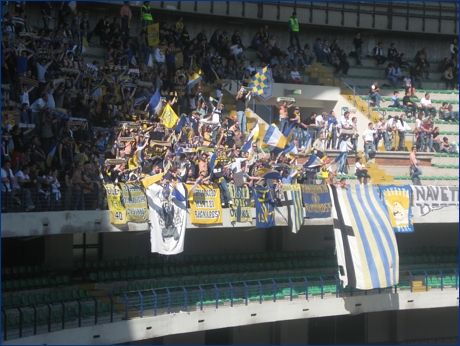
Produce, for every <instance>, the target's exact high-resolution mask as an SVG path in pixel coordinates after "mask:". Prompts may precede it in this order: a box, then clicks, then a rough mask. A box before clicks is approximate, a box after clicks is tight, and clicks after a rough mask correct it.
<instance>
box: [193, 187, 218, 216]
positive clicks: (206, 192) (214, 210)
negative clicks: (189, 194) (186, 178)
mask: <svg viewBox="0 0 460 346" xmlns="http://www.w3.org/2000/svg"><path fill="white" fill-rule="evenodd" d="M186 187H187V189H188V190H189V191H191V189H192V187H193V185H186ZM189 203H190V222H191V223H193V224H197V225H216V224H221V223H222V205H221V202H220V190H219V187H218V186H217V185H214V186H208V185H198V186H197V187H196V189H195V190H194V191H193V199H192V200H190V201H189Z"/></svg>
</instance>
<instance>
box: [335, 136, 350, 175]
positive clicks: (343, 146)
mask: <svg viewBox="0 0 460 346" xmlns="http://www.w3.org/2000/svg"><path fill="white" fill-rule="evenodd" d="M341 137H344V138H342V139H341V141H340V143H339V152H340V154H343V156H342V159H341V160H340V163H339V168H338V172H337V175H338V176H339V177H340V176H342V175H346V172H345V167H346V166H347V159H348V141H347V138H346V137H347V136H346V135H342V136H341Z"/></svg>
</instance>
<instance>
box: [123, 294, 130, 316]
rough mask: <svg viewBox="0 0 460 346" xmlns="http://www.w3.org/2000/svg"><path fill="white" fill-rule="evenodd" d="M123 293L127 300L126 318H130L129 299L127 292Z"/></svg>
mask: <svg viewBox="0 0 460 346" xmlns="http://www.w3.org/2000/svg"><path fill="white" fill-rule="evenodd" d="M123 295H124V296H125V302H126V306H125V311H126V319H128V309H129V299H128V295H127V294H126V293H123Z"/></svg>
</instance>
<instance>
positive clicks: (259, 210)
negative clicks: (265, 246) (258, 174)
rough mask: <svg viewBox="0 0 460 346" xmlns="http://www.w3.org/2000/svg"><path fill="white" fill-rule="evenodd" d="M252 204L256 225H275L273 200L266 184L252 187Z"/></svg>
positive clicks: (264, 226) (267, 226) (261, 226)
mask: <svg viewBox="0 0 460 346" xmlns="http://www.w3.org/2000/svg"><path fill="white" fill-rule="evenodd" d="M254 204H255V206H256V227H258V228H269V227H273V226H275V201H274V199H273V198H272V196H271V192H270V188H269V187H268V186H265V187H262V186H255V187H254Z"/></svg>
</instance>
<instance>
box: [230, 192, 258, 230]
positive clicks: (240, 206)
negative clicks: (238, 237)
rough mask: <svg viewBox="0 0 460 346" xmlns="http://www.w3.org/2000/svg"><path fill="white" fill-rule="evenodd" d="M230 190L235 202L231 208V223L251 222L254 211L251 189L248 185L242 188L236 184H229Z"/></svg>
mask: <svg viewBox="0 0 460 346" xmlns="http://www.w3.org/2000/svg"><path fill="white" fill-rule="evenodd" d="M228 190H229V191H230V197H231V198H232V201H233V205H232V206H231V208H230V221H231V222H251V221H252V211H251V196H250V194H249V188H248V187H247V186H246V185H243V186H241V187H240V186H237V185H236V184H228Z"/></svg>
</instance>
